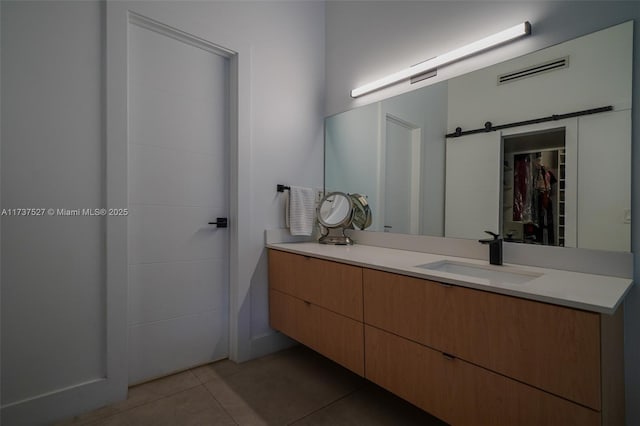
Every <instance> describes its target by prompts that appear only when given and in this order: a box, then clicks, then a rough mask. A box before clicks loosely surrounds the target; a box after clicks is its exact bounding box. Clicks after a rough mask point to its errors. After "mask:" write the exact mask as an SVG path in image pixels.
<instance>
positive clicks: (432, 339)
mask: <svg viewBox="0 0 640 426" xmlns="http://www.w3.org/2000/svg"><path fill="white" fill-rule="evenodd" d="M363 277H364V299H365V306H366V310H365V323H368V324H371V325H374V326H376V327H379V328H381V329H384V330H388V331H390V332H392V333H395V334H398V335H400V336H404V337H407V338H408V339H411V340H414V341H416V342H419V343H422V344H424V345H427V346H429V347H432V348H434V349H437V350H440V351H443V352H447V353H451V354H455V355H456V356H457V357H459V358H461V359H464V360H466V361H469V362H471V363H473V364H477V365H480V366H483V367H486V368H487V369H490V370H493V371H496V372H498V373H501V374H504V375H506V376H509V377H512V378H514V379H517V380H520V381H522V382H525V383H528V384H531V385H533V386H535V387H538V388H540V389H544V390H546V391H548V392H551V393H553V394H556V395H560V396H562V397H565V398H567V399H570V400H572V401H575V402H578V403H580V404H583V405H586V406H588V407H591V408H593V409H595V410H600V408H601V399H600V390H601V386H600V316H599V315H598V314H595V313H590V312H584V311H579V310H575V309H570V308H564V307H560V306H554V305H549V304H545V303H539V302H534V301H530V300H524V299H519V298H515V297H509V296H503V295H499V294H494V293H488V292H483V291H479V290H473V289H468V288H464V287H456V286H444V285H441V284H438V283H435V282H432V281H428V280H423V279H418V278H412V277H406V276H402V275H395V274H389V273H385V272H380V271H373V270H368V269H367V270H365V271H364V274H363Z"/></svg>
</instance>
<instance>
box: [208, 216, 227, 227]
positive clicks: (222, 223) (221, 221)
mask: <svg viewBox="0 0 640 426" xmlns="http://www.w3.org/2000/svg"><path fill="white" fill-rule="evenodd" d="M209 225H215V226H217V227H218V228H226V227H227V226H229V222H228V220H227V218H226V217H218V218H216V221H215V222H209Z"/></svg>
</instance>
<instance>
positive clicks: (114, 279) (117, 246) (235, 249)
mask: <svg viewBox="0 0 640 426" xmlns="http://www.w3.org/2000/svg"><path fill="white" fill-rule="evenodd" d="M134 9H135V10H134ZM106 16H107V23H106V34H107V36H106V49H105V51H106V87H105V89H106V115H107V117H106V123H107V125H106V141H107V143H106V167H105V169H106V180H107V185H106V186H107V191H106V192H107V202H108V205H109V206H111V205H123V206H127V203H128V169H127V164H128V142H129V141H128V139H129V135H128V128H129V122H128V114H129V111H128V101H129V99H128V66H129V64H128V48H129V46H128V41H129V34H128V28H129V22H130V20H132V19H133V20H135V21H136V22H139V21H140V20H143V21H144V22H145V23H150V24H152V25H154V26H160V27H162V28H167V29H170V30H171V32H172V33H173V34H178V35H180V34H182V35H184V36H185V37H188V38H189V39H190V40H201V41H202V43H203V44H204V45H207V46H215V47H217V50H218V52H224V54H223V56H226V57H227V58H228V59H229V84H230V91H229V150H228V153H229V161H228V164H229V170H228V176H229V188H228V194H229V228H228V229H229V298H230V300H229V358H230V359H232V360H234V361H238V362H240V361H244V360H247V359H250V357H251V339H250V316H249V315H250V313H249V312H246V310H244V312H243V310H242V306H243V304H245V303H246V302H247V300H246V299H248V297H249V286H250V282H251V272H250V271H251V270H252V268H251V266H250V265H249V262H248V260H247V258H248V256H242V255H241V254H243V253H246V252H247V251H248V250H249V242H250V237H249V235H250V234H249V231H250V229H249V228H250V227H249V226H248V225H249V223H250V220H249V219H250V214H249V212H250V199H249V198H248V197H239V196H238V194H248V193H250V192H251V187H250V179H249V178H250V164H251V156H250V154H251V152H250V141H251V138H250V132H249V131H248V128H249V127H248V122H249V119H250V108H249V105H250V92H249V87H250V85H249V82H250V75H251V74H250V72H251V68H250V66H251V48H250V46H249V45H248V44H244V43H242V42H241V43H238V42H237V40H230V39H228V35H226V34H222V33H216V28H211V26H207V27H204V26H203V25H202V24H200V25H198V23H194V22H193V21H189V20H187V19H186V18H184V17H180V16H176V15H175V14H172V13H171V12H170V11H167V10H166V9H165V8H162V7H159V6H158V5H157V4H154V2H141V3H135V4H132V3H128V2H123V1H119V0H107V12H106ZM178 28H180V29H178ZM210 40H215V43H214V42H211V41H210ZM223 46H224V47H223ZM127 236H128V229H127V223H126V220H125V221H122V222H120V223H118V224H113V225H112V226H111V227H109V228H108V229H107V237H108V238H107V246H108V247H107V251H108V254H109V256H108V265H107V277H108V283H107V287H108V292H109V293H110V297H109V300H108V302H109V303H112V306H117V308H115V309H114V310H117V311H120V312H121V313H126V309H127V288H128V276H127V274H128V270H127V262H128V253H127ZM108 328H109V331H108V334H109V336H110V338H111V339H113V341H114V342H115V341H117V342H119V343H118V344H117V345H110V344H109V343H108V346H107V356H108V358H109V359H113V360H114V361H113V362H112V364H113V367H112V368H111V369H110V371H111V372H112V373H113V374H117V375H118V376H121V377H123V379H122V380H121V381H120V383H121V384H120V389H121V392H120V393H119V394H118V395H114V397H113V398H111V401H117V400H120V399H123V397H122V395H125V396H126V389H127V375H128V368H127V359H128V358H127V353H126V339H127V318H126V315H121V316H120V317H119V318H114V320H113V321H108ZM111 401H109V402H111Z"/></svg>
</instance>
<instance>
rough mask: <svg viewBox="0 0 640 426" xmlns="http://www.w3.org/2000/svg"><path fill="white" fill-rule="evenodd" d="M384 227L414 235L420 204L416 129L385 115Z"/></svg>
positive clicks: (417, 134) (418, 142) (418, 152)
mask: <svg viewBox="0 0 640 426" xmlns="http://www.w3.org/2000/svg"><path fill="white" fill-rule="evenodd" d="M385 124H386V142H385V144H386V148H385V191H384V230H385V231H387V232H395V233H402V234H418V232H419V206H420V158H421V157H420V129H419V128H418V127H417V126H415V125H413V124H411V123H408V122H405V121H403V120H400V119H398V118H396V117H393V116H391V115H387V117H386V123H385Z"/></svg>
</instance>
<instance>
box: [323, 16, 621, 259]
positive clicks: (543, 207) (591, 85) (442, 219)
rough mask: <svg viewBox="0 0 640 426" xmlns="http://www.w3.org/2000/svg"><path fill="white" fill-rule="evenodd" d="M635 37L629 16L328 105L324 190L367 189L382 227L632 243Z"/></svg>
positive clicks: (595, 244) (578, 243)
mask: <svg viewBox="0 0 640 426" xmlns="http://www.w3.org/2000/svg"><path fill="white" fill-rule="evenodd" d="M632 44H633V22H626V23H624V24H620V25H616V26H614V27H611V28H608V29H605V30H602V31H598V32H595V33H592V34H589V35H586V36H583V37H580V38H577V39H574V40H570V41H567V42H564V43H561V44H558V45H555V46H552V47H549V48H546V49H543V50H540V51H537V52H533V53H530V54H527V55H525V56H521V57H518V58H515V59H511V60H509V61H506V62H503V63H500V64H497V65H493V66H491V67H488V68H484V69H481V70H477V71H474V72H471V73H469V74H465V75H462V76H459V77H455V78H452V79H450V80H448V81H443V82H439V83H436V84H433V85H430V86H426V87H423V88H421V89H418V90H415V91H411V92H407V93H404V94H401V95H399V96H396V97H394V98H389V99H386V100H383V101H380V102H377V103H373V104H369V105H366V106H362V107H359V108H356V109H353V110H350V111H347V112H344V113H341V114H337V115H334V116H331V117H328V118H327V119H326V122H325V190H327V191H342V192H345V193H354V192H355V193H360V194H364V195H366V196H367V198H368V202H369V205H370V207H371V209H372V212H373V223H372V225H371V227H370V228H369V230H370V231H374V232H394V233H405V234H420V235H432V236H445V237H454V238H469V239H478V238H483V237H484V231H485V230H489V231H493V232H500V233H501V234H502V235H504V236H505V239H507V240H510V241H514V242H522V243H529V244H542V245H552V246H563V247H580V248H591V249H601V250H613V251H630V249H631V247H630V245H631V236H630V232H631V225H630V218H631V210H630V209H631V93H632V92H631V90H632V89H631V84H632V48H633V45H632ZM587 110H596V111H598V112H595V113H590V114H573V113H576V112H577V113H582V112H584V111H587ZM549 117H553V119H551V120H548V121H545V120H537V121H536V119H540V118H549ZM486 122H491V126H490V127H489V130H487V131H478V132H476V133H473V132H470V133H469V134H468V133H465V132H466V131H470V130H476V129H484V128H485V123H486ZM518 123H519V124H518ZM506 124H509V125H512V126H508V127H501V126H502V125H506ZM458 127H459V128H460V129H461V132H460V131H458V134H455V133H456V128H458ZM496 127H500V128H499V129H497V130H495V128H496ZM446 135H449V136H446Z"/></svg>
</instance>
